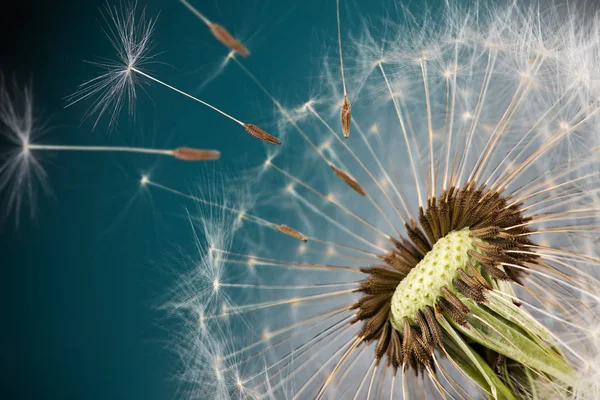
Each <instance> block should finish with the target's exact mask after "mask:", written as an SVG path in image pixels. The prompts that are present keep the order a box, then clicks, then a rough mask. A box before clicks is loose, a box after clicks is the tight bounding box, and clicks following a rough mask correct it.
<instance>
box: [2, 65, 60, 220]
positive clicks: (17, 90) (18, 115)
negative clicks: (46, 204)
mask: <svg viewBox="0 0 600 400" xmlns="http://www.w3.org/2000/svg"><path fill="white" fill-rule="evenodd" d="M44 131H45V126H44V124H43V123H41V122H40V121H39V119H38V118H37V117H36V116H35V114H34V105H33V93H32V89H31V86H30V85H26V86H23V87H19V86H18V85H17V83H16V82H13V83H12V84H10V83H8V82H6V80H5V78H4V76H3V75H2V74H1V73H0V134H1V137H2V139H3V140H4V141H5V143H4V148H3V150H2V153H0V194H1V195H2V197H3V208H4V211H3V214H4V215H3V217H8V216H9V215H10V214H14V217H15V221H17V225H18V223H19V220H20V215H21V212H22V210H23V207H27V208H29V213H30V216H31V217H34V216H35V213H36V200H37V195H38V191H39V189H40V188H41V189H42V191H43V192H44V194H46V195H49V194H50V193H51V190H50V186H49V185H48V177H47V175H46V172H45V171H44V168H43V167H42V164H41V162H40V160H39V159H38V158H36V157H39V155H38V154H35V153H34V152H33V151H32V149H31V144H33V143H35V142H36V141H37V140H38V139H39V138H40V137H41V136H42V135H43V134H44Z"/></svg>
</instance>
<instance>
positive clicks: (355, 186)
mask: <svg viewBox="0 0 600 400" xmlns="http://www.w3.org/2000/svg"><path fill="white" fill-rule="evenodd" d="M329 166H330V167H331V169H332V170H333V172H335V174H336V175H337V176H338V178H340V179H341V180H343V181H344V182H346V183H347V184H348V186H350V187H351V188H352V189H354V191H355V192H356V193H358V194H360V195H361V196H366V195H367V191H366V190H365V189H363V187H362V186H361V185H360V183H358V181H357V180H356V179H354V177H353V176H352V175H350V174H349V173H347V172H346V171H343V170H341V169H339V168H338V167H336V166H335V165H333V164H330V165H329Z"/></svg>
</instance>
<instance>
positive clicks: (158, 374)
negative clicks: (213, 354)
mask: <svg viewBox="0 0 600 400" xmlns="http://www.w3.org/2000/svg"><path fill="white" fill-rule="evenodd" d="M49 3H52V4H49ZM103 4H104V2H103V1H99V0H94V1H73V2H68V1H67V2H41V1H40V2H33V3H32V2H24V3H22V4H20V5H19V6H18V7H19V9H17V10H15V11H12V12H8V9H6V11H7V12H6V13H4V16H3V19H6V20H7V21H2V22H3V24H0V25H3V29H4V30H5V32H3V34H2V37H3V39H2V42H3V47H4V46H6V47H5V48H3V50H2V54H3V56H2V57H1V61H2V71H3V72H4V74H5V75H6V76H7V77H15V78H16V79H17V80H18V81H19V82H20V83H21V84H22V83H25V82H27V81H28V80H30V79H31V81H32V83H33V88H34V95H35V104H36V110H37V115H38V116H39V117H40V118H42V119H43V120H44V121H47V123H48V124H49V126H50V128H51V129H50V130H49V132H48V133H47V135H45V136H44V137H43V138H42V139H41V140H38V142H39V143H47V144H65V145H67V144H73V145H86V144H87V145H103V144H106V145H133V146H148V147H151V146H154V147H160V148H172V147H177V146H180V145H187V146H192V147H202V148H216V149H220V150H221V151H222V153H223V157H222V159H221V161H220V162H218V163H210V164H203V165H201V166H199V165H197V164H194V165H191V164H189V163H182V162H178V161H177V160H171V159H160V158H157V157H153V156H141V155H133V156H132V155H114V154H89V153H88V154H84V153H70V154H68V153H60V154H59V153H44V154H40V156H42V158H41V159H42V161H43V163H44V166H45V167H46V171H47V173H48V175H49V183H50V185H51V187H52V190H53V194H54V196H53V197H50V196H45V195H43V194H42V195H41V196H40V198H39V201H38V202H37V204H36V205H35V210H36V216H35V217H34V218H29V216H28V215H27V213H24V215H22V216H21V217H20V218H19V227H18V229H17V228H16V222H15V216H14V215H9V216H8V218H7V219H5V220H3V221H2V223H1V224H0V234H1V236H2V240H1V242H0V247H1V251H2V260H3V261H2V262H1V270H2V274H3V277H2V279H1V282H2V283H3V284H2V287H3V290H2V291H0V302H1V304H2V305H3V314H4V315H3V318H2V324H1V328H0V340H1V343H2V347H3V349H2V356H1V357H0V398H12V399H42V398H43V399H50V398H60V399H108V398H119V399H165V398H173V397H176V396H177V393H178V385H179V383H178V381H177V378H176V376H177V374H178V367H179V365H178V363H177V357H176V356H175V355H174V354H173V353H172V352H171V351H170V350H169V348H168V347H169V343H170V341H171V340H172V336H171V333H170V332H171V328H172V327H173V326H172V324H174V323H175V321H170V320H169V319H167V318H165V313H164V312H163V311H161V310H159V309H158V308H159V306H160V305H161V304H162V303H163V302H164V301H165V295H166V293H167V292H168V290H169V289H170V288H171V287H173V285H174V282H175V280H176V278H177V275H178V274H180V273H181V272H182V271H178V268H177V265H176V263H171V262H170V261H171V260H172V259H173V257H172V254H173V252H174V251H175V249H177V248H179V247H181V248H182V249H183V250H184V251H189V252H193V249H194V247H193V245H194V244H193V241H192V237H191V234H190V233H191V232H190V228H189V224H188V223H187V222H186V220H185V216H184V212H185V207H186V206H188V207H190V209H192V210H193V209H194V205H193V204H189V202H188V203H186V201H185V200H184V199H182V198H178V197H174V196H173V195H171V194H168V193H164V192H160V191H156V190H143V189H140V185H139V183H138V180H139V178H140V176H141V175H142V174H143V173H150V175H151V178H152V179H153V180H155V181H157V182H159V183H164V184H167V185H169V186H171V187H173V188H176V189H180V190H183V191H186V190H188V189H190V188H192V187H193V185H195V184H197V183H204V184H207V183H210V181H211V180H214V179H218V175H215V171H219V173H223V174H229V173H238V172H240V171H241V172H243V171H248V170H250V169H251V168H252V167H254V166H256V165H257V164H259V163H260V162H261V161H262V160H264V154H265V152H264V147H263V144H262V143H260V142H259V141H258V140H256V139H253V138H251V137H250V136H248V135H246V134H245V133H244V131H243V130H242V129H241V128H240V127H239V126H237V125H236V124H234V123H233V122H231V121H229V120H227V119H225V118H223V117H221V116H219V115H218V114H216V113H214V112H213V111H211V110H209V109H207V108H204V107H202V106H200V105H198V104H196V103H194V102H192V101H190V100H188V99H186V98H184V97H182V96H180V95H178V94H176V93H173V92H171V91H169V90H167V89H165V88H162V87H159V86H158V85H155V84H154V85H144V86H143V89H141V90H139V91H138V94H139V98H138V101H137V103H136V113H135V118H133V119H132V118H128V116H127V112H126V110H124V111H125V112H123V113H122V118H120V119H119V125H118V127H117V128H116V129H115V130H113V131H112V132H111V133H108V132H107V131H106V128H107V126H106V125H107V124H106V122H107V119H106V118H104V119H103V121H102V122H101V123H100V124H99V125H98V126H97V127H96V129H95V130H92V127H93V119H92V120H86V121H84V122H81V117H82V115H83V114H84V113H85V111H86V106H89V105H90V103H89V102H87V103H85V104H83V105H76V106H74V107H71V108H67V109H64V108H63V107H64V105H65V100H64V97H65V96H67V95H69V94H71V93H73V92H74V91H75V90H76V88H77V85H78V84H80V83H81V82H83V81H84V80H86V79H90V78H93V77H94V76H95V74H96V73H97V69H96V68H95V67H94V66H93V65H90V64H86V63H84V62H83V61H84V60H90V61H95V60H99V57H103V58H114V51H113V50H112V49H111V47H110V44H109V43H108V41H107V40H106V38H105V36H104V34H103V31H102V27H103V24H102V20H101V16H100V12H99V8H100V7H101V6H102V5H103ZM144 4H145V5H146V7H147V9H146V12H147V13H148V15H149V16H153V15H156V14H158V13H159V12H160V17H159V19H158V22H157V25H156V32H155V35H154V38H155V41H156V51H157V52H160V53H161V54H159V55H158V56H157V58H156V60H157V61H160V62H162V63H164V64H156V65H152V66H151V67H150V71H151V72H152V74H153V75H155V76H157V77H160V78H163V79H165V80H167V81H168V82H169V83H172V84H173V85H175V86H177V87H180V88H182V89H183V90H186V91H189V92H191V93H192V94H198V95H200V97H201V98H203V99H205V100H207V101H210V102H212V103H214V104H215V105H218V106H219V107H221V108H223V109H224V110H228V111H231V113H232V114H234V115H235V116H236V117H237V118H239V119H241V120H244V121H252V122H256V123H258V124H260V125H261V126H264V127H267V130H271V131H272V133H274V134H276V135H277V131H276V128H275V127H274V125H273V124H272V123H273V108H272V105H271V104H270V103H269V101H268V99H266V98H265V97H264V96H263V95H262V93H261V92H260V91H259V90H257V88H256V87H255V86H254V84H253V83H252V82H250V81H249V80H248V79H247V78H246V77H245V76H244V75H243V74H242V73H241V71H240V70H239V69H238V68H237V67H236V66H235V65H229V66H228V67H227V69H226V71H225V72H224V73H223V74H222V75H220V76H219V77H217V78H216V79H215V80H214V81H213V82H211V83H210V84H208V85H207V86H205V87H204V88H203V89H202V90H201V91H199V90H198V89H199V87H200V85H201V84H202V82H203V80H204V78H205V77H206V76H208V75H209V74H210V73H211V72H212V71H214V69H215V68H216V66H218V64H219V63H220V62H221V61H222V60H223V58H224V56H225V55H226V54H227V50H226V49H225V48H224V47H223V46H221V45H220V44H219V43H218V42H217V41H215V40H214V39H213V38H212V36H211V35H210V33H209V31H208V29H207V28H206V27H205V26H204V25H203V24H202V23H201V22H200V21H199V20H198V19H197V18H196V17H194V16H193V15H192V14H191V13H190V12H188V11H187V10H186V9H185V8H184V7H183V6H182V5H180V4H179V3H178V2H177V1H175V0H173V1H169V2H165V1H158V0H146V1H143V2H142V3H140V6H143V5H144ZM192 4H194V5H195V6H196V7H197V8H198V9H200V10H201V11H203V12H204V13H205V14H206V15H207V16H208V17H209V18H211V19H212V20H213V21H215V22H218V23H220V24H222V25H223V26H225V27H227V28H228V29H229V30H230V31H231V32H232V33H234V34H235V35H236V36H237V37H239V38H240V39H242V41H243V42H244V43H245V44H246V45H247V46H248V47H249V48H250V50H251V51H252V55H251V57H250V58H249V59H248V60H247V62H246V65H247V66H248V67H249V68H250V69H251V70H252V71H254V72H255V73H256V75H257V76H258V77H259V79H261V80H262V81H263V82H265V84H266V85H267V87H269V89H271V90H272V91H273V92H274V93H275V95H276V96H277V97H279V98H281V99H282V100H283V102H284V104H299V103H301V102H303V101H305V100H306V99H307V98H308V96H309V94H310V93H311V90H312V89H314V88H315V86H311V84H310V83H311V82H316V81H318V80H319V78H320V76H319V75H320V71H319V67H318V66H319V64H320V60H321V57H322V56H323V54H324V53H325V52H327V51H335V50H336V48H335V45H336V41H335V40H336V21H335V1H334V0H327V1H323V0H311V1H303V2H292V1H287V2H286V1H271V2H263V1H260V0H254V1H247V0H227V1H218V0H195V1H192ZM368 7H371V8H372V9H371V10H368V9H367V8H368ZM360 9H361V11H358V10H357V6H356V5H355V4H348V6H347V8H346V9H345V10H343V14H342V15H343V18H345V15H346V14H347V13H352V14H355V15H356V14H357V13H365V15H366V13H367V12H370V11H373V12H374V13H375V14H380V13H381V11H382V9H383V8H382V6H380V5H378V6H366V5H362V4H361V5H360ZM4 22H6V23H4ZM351 29H352V27H350V28H349V27H347V26H346V27H345V28H344V36H346V37H347V34H348V33H349V31H350V30H351ZM357 31H358V28H355V33H356V32H357ZM4 144H5V143H4Z"/></svg>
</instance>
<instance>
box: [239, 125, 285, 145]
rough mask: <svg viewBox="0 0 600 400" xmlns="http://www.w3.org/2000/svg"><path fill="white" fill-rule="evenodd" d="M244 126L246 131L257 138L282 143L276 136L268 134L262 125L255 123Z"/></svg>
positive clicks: (272, 142)
mask: <svg viewBox="0 0 600 400" xmlns="http://www.w3.org/2000/svg"><path fill="white" fill-rule="evenodd" d="M243 126H244V128H245V129H246V132H248V133H249V134H251V135H252V136H254V137H255V138H258V139H260V140H262V141H264V142H267V143H271V144H281V141H280V140H279V139H277V138H276V137H275V136H273V135H270V134H268V133H267V132H265V131H263V130H262V129H260V127H258V126H256V125H254V124H243Z"/></svg>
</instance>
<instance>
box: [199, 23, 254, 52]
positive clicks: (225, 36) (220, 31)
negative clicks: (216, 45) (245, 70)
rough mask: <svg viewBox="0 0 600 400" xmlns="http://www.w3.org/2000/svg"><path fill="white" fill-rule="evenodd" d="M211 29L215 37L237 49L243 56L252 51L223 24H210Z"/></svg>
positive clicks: (232, 48) (234, 49)
mask: <svg viewBox="0 0 600 400" xmlns="http://www.w3.org/2000/svg"><path fill="white" fill-rule="evenodd" d="M209 26H210V31H211V32H212V34H213V35H214V37H215V38H217V40H218V41H219V42H221V43H223V44H224V45H225V46H227V47H229V48H230V49H231V50H233V51H235V52H236V53H238V54H239V55H241V56H244V57H248V56H249V55H250V51H249V50H248V49H247V48H246V47H245V46H244V45H243V44H242V43H240V41H239V40H237V39H236V38H234V37H233V36H232V35H231V34H230V33H229V32H228V31H227V29H225V28H223V27H222V26H221V25H217V24H210V25H209Z"/></svg>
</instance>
